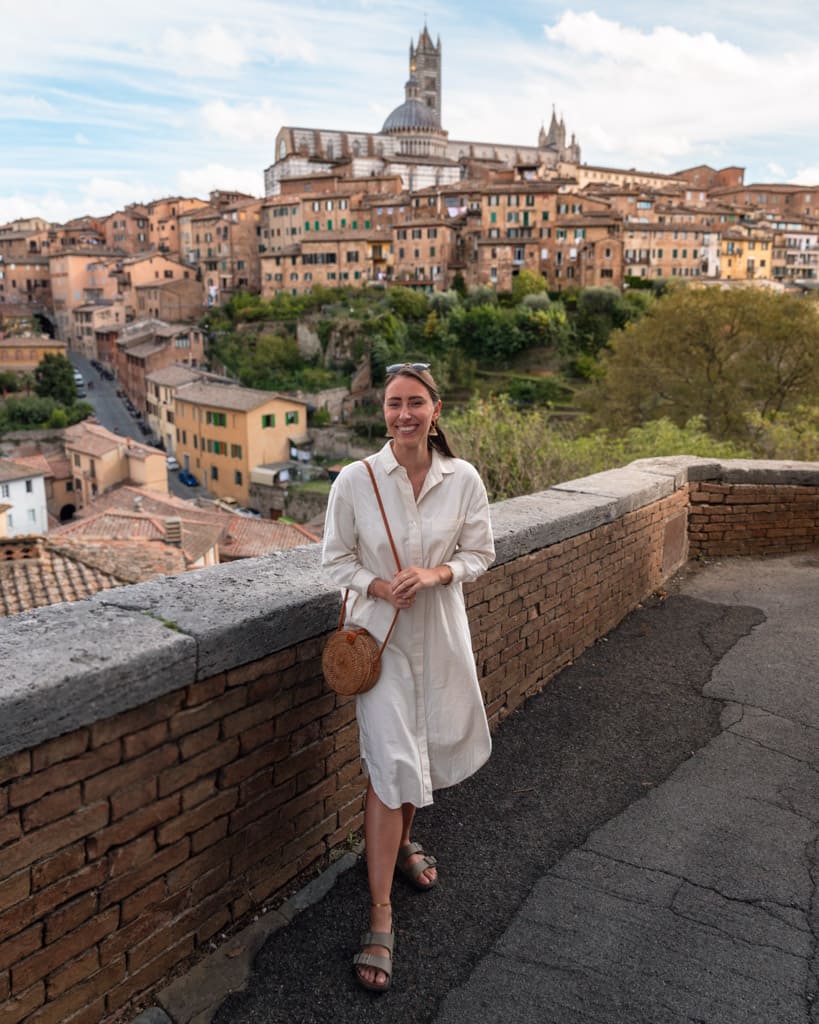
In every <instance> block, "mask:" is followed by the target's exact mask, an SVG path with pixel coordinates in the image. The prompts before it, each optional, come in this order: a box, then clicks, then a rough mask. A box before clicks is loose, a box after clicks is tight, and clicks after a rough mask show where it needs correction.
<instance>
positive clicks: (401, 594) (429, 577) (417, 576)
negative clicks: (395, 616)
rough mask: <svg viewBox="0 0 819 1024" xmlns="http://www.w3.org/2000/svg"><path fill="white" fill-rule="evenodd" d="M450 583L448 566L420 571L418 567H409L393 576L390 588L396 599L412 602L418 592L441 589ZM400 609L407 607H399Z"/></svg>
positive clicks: (450, 571) (437, 566)
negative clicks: (432, 588) (433, 588)
mask: <svg viewBox="0 0 819 1024" xmlns="http://www.w3.org/2000/svg"><path fill="white" fill-rule="evenodd" d="M451 581H452V570H451V569H450V568H449V566H448V565H436V566H435V567H434V568H432V569H422V568H421V567H420V566H417V565H410V566H408V567H407V568H406V569H401V570H400V571H399V572H397V573H396V574H395V575H394V576H393V578H392V583H391V588H392V593H393V594H394V596H395V597H396V598H397V599H399V600H405V599H408V598H409V599H411V600H412V601H414V600H415V595H416V594H417V593H418V591H419V590H426V589H429V588H431V587H442V586H445V585H446V584H447V583H450V582H451ZM396 607H398V605H396ZM401 607H407V606H406V605H401Z"/></svg>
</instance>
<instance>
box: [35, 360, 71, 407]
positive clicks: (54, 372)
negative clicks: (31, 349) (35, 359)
mask: <svg viewBox="0 0 819 1024" xmlns="http://www.w3.org/2000/svg"><path fill="white" fill-rule="evenodd" d="M34 380H35V384H34V390H35V391H36V392H37V394H38V395H39V396H40V398H53V399H54V400H55V401H56V402H59V403H60V405H73V404H74V402H75V400H76V398H77V388H76V385H75V384H74V370H73V368H72V366H71V363H69V361H68V360H67V359H66V358H65V356H60V355H54V354H52V353H50V352H49V353H47V354H46V355H44V356H43V358H42V359H41V360H40V362H39V364H38V365H37V367H36V368H35V370H34Z"/></svg>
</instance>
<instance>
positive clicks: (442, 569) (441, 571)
mask: <svg viewBox="0 0 819 1024" xmlns="http://www.w3.org/2000/svg"><path fill="white" fill-rule="evenodd" d="M454 575H455V574H454V573H453V572H452V569H451V568H450V566H448V565H439V566H438V582H439V583H440V584H441V586H442V587H448V586H449V584H450V583H451V582H452V580H453V578H454Z"/></svg>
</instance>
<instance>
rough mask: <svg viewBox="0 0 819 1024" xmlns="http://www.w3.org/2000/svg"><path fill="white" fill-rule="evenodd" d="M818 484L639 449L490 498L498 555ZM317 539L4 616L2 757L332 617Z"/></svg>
mask: <svg viewBox="0 0 819 1024" xmlns="http://www.w3.org/2000/svg"><path fill="white" fill-rule="evenodd" d="M702 481H709V482H716V483H723V484H768V485H770V484H773V485H779V486H813V487H815V486H819V462H810V463H809V462H774V461H770V462H765V461H753V460H744V459H733V460H723V461H720V460H710V459H700V458H696V457H692V456H673V457H669V458H656V459H640V460H638V461H636V462H633V463H631V464H630V465H628V466H625V467H623V468H621V469H614V470H609V471H607V472H604V473H597V474H595V475H593V476H588V477H583V478H580V479H577V480H570V481H567V482H566V483H562V484H558V485H556V486H555V487H552V488H550V489H549V490H547V491H543V492H541V493H538V494H530V495H525V496H523V497H519V498H512V499H509V500H507V501H502V502H498V503H496V504H495V505H493V506H492V524H493V529H494V532H495V545H496V552H497V558H496V564H504V563H506V562H510V561H512V560H513V559H515V558H519V557H521V556H522V555H525V554H528V553H529V552H532V551H537V550H540V549H542V548H545V547H549V546H550V545H552V544H556V543H559V542H560V541H563V540H566V539H569V538H571V537H575V536H577V535H579V534H583V533H586V532H588V531H589V530H593V529H595V528H596V527H598V526H602V525H604V524H606V523H610V522H612V521H614V520H616V519H618V518H619V517H621V516H623V515H626V514H627V513H629V512H632V511H634V510H635V509H638V508H642V507H644V506H646V505H649V504H652V503H653V502H656V501H659V500H660V499H661V498H664V497H666V496H668V495H670V494H673V493H674V492H675V491H677V490H679V489H680V488H681V487H685V486H686V485H687V484H688V483H693V482H702ZM338 611H339V594H338V590H337V588H336V587H334V586H332V585H331V584H329V583H328V581H327V579H326V577H325V575H324V574H323V572H322V570H321V566H320V552H319V548H318V546H314V547H308V548H296V549H293V550H290V551H283V552H279V553H276V554H273V555H269V556H265V557H262V558H257V559H244V560H241V561H235V562H230V563H227V564H224V565H219V566H213V567H210V568H206V569H200V570H197V571H196V572H189V573H185V574H182V575H180V576H174V577H165V578H163V579H160V580H155V581H152V582H150V583H141V584H137V585H135V586H129V587H121V588H118V589H116V590H113V591H106V592H103V593H100V594H97V595H95V596H94V597H92V598H89V599H88V600H86V601H79V602H75V603H71V604H60V605H51V606H48V607H45V608H40V609H37V610H34V611H31V612H24V613H23V614H21V615H17V616H13V617H10V618H5V619H2V620H0V665H2V672H0V723H2V725H1V726H0V757H6V756H8V755H10V754H14V753H16V752H17V751H20V750H24V749H26V748H29V747H32V746H35V745H36V744H39V743H42V742H44V741H45V740H48V739H52V738H54V737H56V736H59V735H62V734H63V733H66V732H69V731H71V730H73V729H78V728H81V727H82V726H85V725H89V724H91V723H92V722H95V721H100V720H102V719H105V718H109V717H111V716H113V715H116V714H119V713H120V712H123V711H127V710H129V709H131V708H134V707H138V706H140V705H142V704H144V703H147V702H148V701H151V700H153V699H154V698H156V697H159V696H162V695H163V694H166V693H169V692H171V691H174V690H177V689H179V688H181V687H184V686H186V685H188V684H190V683H192V682H194V681H196V680H200V679H207V678H210V677H212V676H214V675H215V674H217V673H219V672H224V671H227V670H229V669H232V668H235V667H237V666H239V665H243V664H246V663H247V662H251V661H256V660H259V659H261V658H264V657H265V656H267V655H269V654H272V653H274V652H275V651H278V650H281V649H283V648H286V647H289V646H291V645H293V644H295V643H298V642H300V641H302V640H306V639H309V638H311V637H315V636H320V635H322V634H323V633H326V632H327V631H328V630H330V629H332V628H333V626H334V625H335V624H336V621H337V618H338Z"/></svg>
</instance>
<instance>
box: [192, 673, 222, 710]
mask: <svg viewBox="0 0 819 1024" xmlns="http://www.w3.org/2000/svg"><path fill="white" fill-rule="evenodd" d="M226 686H227V676H226V675H225V673H224V672H220V673H219V675H218V676H211V677H210V679H203V680H201V681H200V682H198V683H191V685H190V686H189V687H188V688H187V689H186V690H185V707H188V708H192V707H196V705H197V704H204V703H205V701H209V700H213V698H214V697H218V696H219V694H220V693H224V692H225V687H226Z"/></svg>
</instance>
